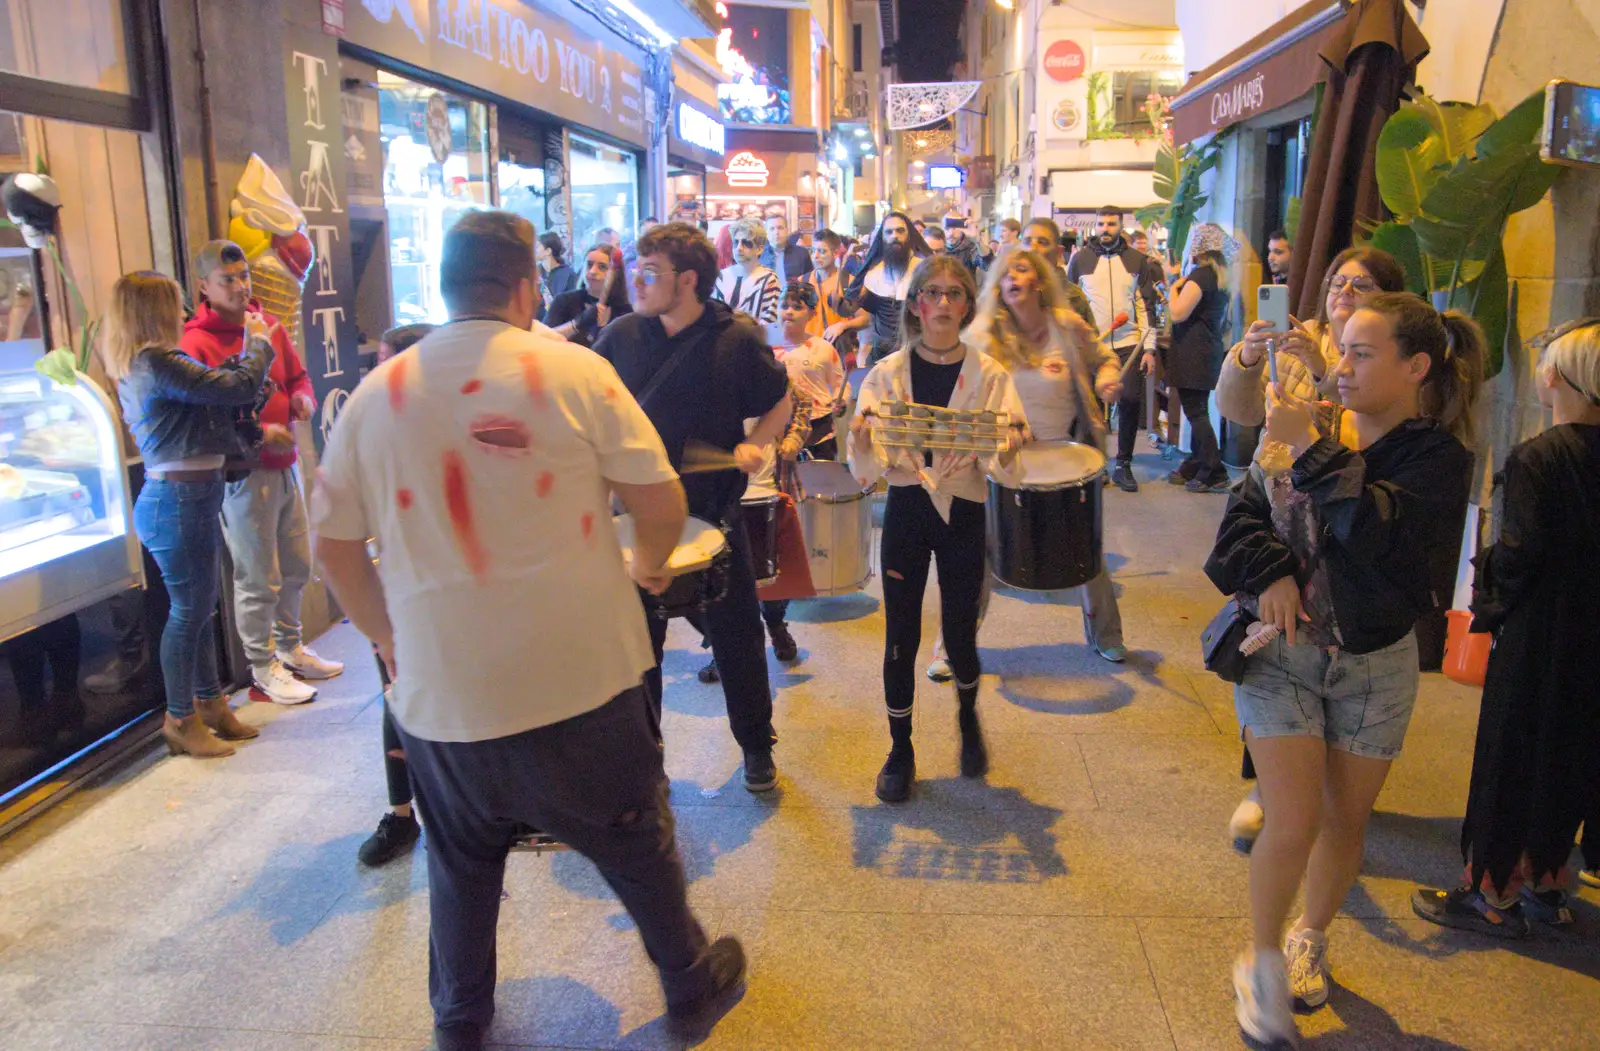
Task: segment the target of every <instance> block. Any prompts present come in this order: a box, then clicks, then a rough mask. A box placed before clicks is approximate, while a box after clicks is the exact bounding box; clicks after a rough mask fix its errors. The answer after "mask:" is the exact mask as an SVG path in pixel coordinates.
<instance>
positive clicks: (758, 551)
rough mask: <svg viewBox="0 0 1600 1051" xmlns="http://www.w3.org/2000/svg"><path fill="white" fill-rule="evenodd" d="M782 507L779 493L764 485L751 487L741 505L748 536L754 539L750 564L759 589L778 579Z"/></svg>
mask: <svg viewBox="0 0 1600 1051" xmlns="http://www.w3.org/2000/svg"><path fill="white" fill-rule="evenodd" d="M778 503H779V501H778V492H777V490H776V489H768V488H767V487H766V486H764V485H752V486H749V487H748V488H746V489H745V491H744V497H743V499H741V500H740V501H739V517H741V518H743V519H744V535H745V536H747V537H749V538H750V562H751V565H752V566H754V567H755V574H756V587H762V586H763V585H766V584H770V583H772V582H773V581H774V580H777V579H778Z"/></svg>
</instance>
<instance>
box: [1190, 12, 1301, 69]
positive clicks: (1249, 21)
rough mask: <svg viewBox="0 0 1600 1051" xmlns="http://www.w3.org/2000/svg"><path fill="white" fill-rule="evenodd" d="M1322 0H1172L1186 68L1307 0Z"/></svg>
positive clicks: (1204, 64) (1262, 28) (1206, 61)
mask: <svg viewBox="0 0 1600 1051" xmlns="http://www.w3.org/2000/svg"><path fill="white" fill-rule="evenodd" d="M1320 2H1322V0H1176V7H1177V15H1176V19H1177V26H1178V28H1179V29H1180V30H1181V31H1182V32H1183V60H1184V63H1185V64H1186V65H1187V66H1188V67H1189V72H1191V73H1195V72H1199V71H1200V70H1202V69H1205V68H1206V67H1207V66H1209V65H1211V64H1212V63H1213V62H1215V61H1217V59H1219V58H1221V57H1222V56H1223V55H1226V54H1227V53H1228V52H1230V51H1232V50H1233V49H1234V48H1236V47H1238V46H1239V45H1241V44H1243V43H1244V42H1245V41H1246V40H1249V39H1250V38H1251V37H1253V36H1255V35H1256V34H1257V33H1262V32H1265V31H1266V30H1268V29H1271V28H1272V26H1273V24H1274V23H1276V22H1278V21H1279V20H1280V19H1282V18H1284V17H1285V16H1287V15H1289V14H1290V13H1292V12H1294V11H1298V10H1299V9H1300V8H1302V7H1304V6H1305V5H1306V4H1307V3H1320Z"/></svg>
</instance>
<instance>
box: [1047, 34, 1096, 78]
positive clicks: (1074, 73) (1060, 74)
mask: <svg viewBox="0 0 1600 1051" xmlns="http://www.w3.org/2000/svg"><path fill="white" fill-rule="evenodd" d="M1087 65H1088V62H1087V60H1085V58H1084V57H1083V48H1081V47H1079V46H1078V42H1077V41H1075V40H1057V41H1056V42H1055V43H1053V44H1051V45H1050V46H1049V47H1047V48H1045V52H1044V72H1045V75H1046V76H1048V77H1049V78H1050V79H1051V80H1054V81H1056V82H1058V83H1061V84H1065V83H1067V82H1068V81H1073V80H1077V79H1078V78H1079V77H1081V76H1083V74H1084V72H1085V67H1086V66H1087Z"/></svg>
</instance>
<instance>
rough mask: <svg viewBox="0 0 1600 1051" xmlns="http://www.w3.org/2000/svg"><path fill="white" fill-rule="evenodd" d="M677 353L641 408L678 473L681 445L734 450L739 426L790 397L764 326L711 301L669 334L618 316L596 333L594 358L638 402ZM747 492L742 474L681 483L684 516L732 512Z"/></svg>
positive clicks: (651, 323) (655, 323)
mask: <svg viewBox="0 0 1600 1051" xmlns="http://www.w3.org/2000/svg"><path fill="white" fill-rule="evenodd" d="M680 348H688V349H687V351H686V353H685V355H684V357H683V359H682V360H681V361H680V362H679V364H678V365H677V366H676V368H674V370H673V371H672V372H671V373H670V374H669V375H668V377H667V378H666V380H665V381H664V382H662V383H661V384H660V385H659V386H658V387H657V388H656V390H655V391H653V392H651V393H650V396H649V397H648V398H642V399H641V400H640V403H639V405H640V408H642V409H644V412H645V415H646V416H648V417H650V422H651V423H652V424H654V425H655V428H656V431H657V432H658V433H659V434H660V435H661V442H662V444H663V445H664V446H666V450H667V458H668V459H669V460H671V461H672V466H673V469H674V470H679V471H681V470H682V469H683V450H684V445H685V443H686V442H688V441H690V440H694V441H699V442H704V443H706V444H708V445H712V446H715V447H716V448H719V449H725V450H729V451H731V450H732V449H733V448H734V447H735V446H737V445H738V444H739V443H740V442H742V441H744V437H745V432H744V421H745V420H748V419H751V418H753V417H758V416H763V415H765V414H766V413H767V412H768V410H770V409H771V408H772V407H773V406H774V405H776V404H778V402H780V401H782V400H783V399H784V398H786V397H788V392H789V374H788V373H787V372H786V371H785V370H784V367H783V366H782V365H781V364H779V363H778V361H777V359H776V358H774V357H773V354H772V350H771V348H769V347H768V346H767V340H766V337H765V335H764V334H763V333H762V330H761V327H760V326H759V325H757V324H756V323H755V322H754V321H752V320H751V319H750V318H749V317H748V316H747V315H744V314H739V313H735V312H734V311H733V309H732V308H731V307H729V306H728V305H727V304H726V303H723V302H721V301H720V300H716V299H713V300H709V301H708V302H707V303H706V304H705V311H704V313H702V314H701V315H700V317H699V318H697V319H696V320H695V321H694V322H693V323H692V324H690V325H688V326H687V327H686V328H684V329H683V330H682V331H680V332H678V333H677V334H676V335H673V336H668V335H667V333H666V329H665V328H664V327H663V326H662V324H661V319H660V318H655V317H645V316H644V315H642V314H637V313H634V314H629V315H627V316H626V317H621V318H617V319H616V320H614V321H612V322H611V324H609V325H607V326H606V327H605V328H604V329H602V330H601V332H600V338H599V339H598V340H596V341H595V345H594V352H595V353H596V354H598V355H600V356H601V357H603V358H605V359H606V360H607V361H609V362H611V364H612V366H613V367H615V368H616V370H617V374H618V375H619V376H620V377H621V378H622V382H623V385H624V386H626V387H627V388H628V392H629V393H631V394H632V395H633V396H634V397H636V398H638V397H640V395H641V393H643V392H644V390H645V388H647V387H648V386H649V385H650V383H651V381H652V379H653V378H654V377H655V376H656V374H657V373H658V372H659V371H660V370H661V368H662V366H663V365H664V364H665V363H666V362H667V361H668V360H670V359H671V358H672V356H673V355H674V354H675V353H676V352H677V351H678V350H679V349H680ZM744 488H745V476H744V475H743V474H742V473H740V472H739V471H706V472H700V473H690V474H687V475H685V476H684V477H683V490H684V493H685V494H686V495H687V497H688V500H689V513H690V514H691V515H694V516H695V517H696V518H700V519H704V520H705V521H707V522H721V521H723V520H725V519H726V518H727V517H728V516H729V515H730V514H733V513H736V509H737V505H738V503H739V498H740V497H741V496H743V495H744Z"/></svg>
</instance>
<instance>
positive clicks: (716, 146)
mask: <svg viewBox="0 0 1600 1051" xmlns="http://www.w3.org/2000/svg"><path fill="white" fill-rule="evenodd" d="M678 138H680V139H682V140H683V141H684V142H687V143H688V144H689V145H691V146H698V147H700V148H701V149H702V150H709V151H710V152H712V153H716V154H721V153H722V152H723V151H724V150H725V149H726V148H727V134H726V131H725V130H724V128H723V127H722V122H721V121H719V120H714V119H712V118H711V117H708V116H706V114H704V113H701V112H700V111H699V110H697V109H694V108H693V107H691V106H686V105H684V104H683V103H681V102H680V103H678ZM763 185H764V184H763Z"/></svg>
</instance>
